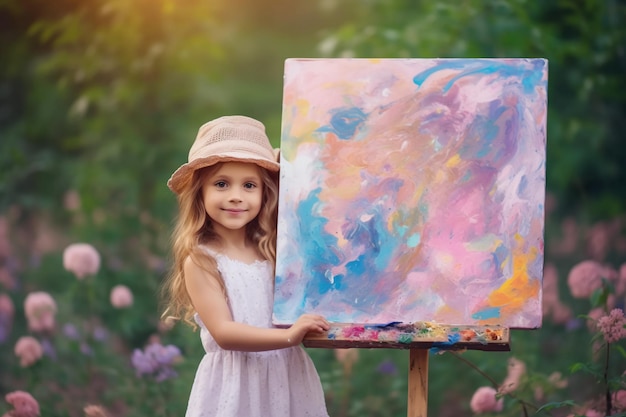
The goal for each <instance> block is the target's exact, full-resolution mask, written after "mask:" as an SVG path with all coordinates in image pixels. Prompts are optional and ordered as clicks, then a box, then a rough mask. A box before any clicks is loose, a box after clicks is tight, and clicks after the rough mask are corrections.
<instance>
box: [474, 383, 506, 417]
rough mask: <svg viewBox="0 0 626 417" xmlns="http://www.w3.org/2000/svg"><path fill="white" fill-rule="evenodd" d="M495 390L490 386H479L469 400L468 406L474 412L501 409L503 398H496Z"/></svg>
mask: <svg viewBox="0 0 626 417" xmlns="http://www.w3.org/2000/svg"><path fill="white" fill-rule="evenodd" d="M496 394H497V392H496V390H495V389H494V388H492V387H480V388H478V389H477V390H476V392H475V393H474V395H473V396H472V399H471V401H470V408H471V409H472V411H473V412H474V413H476V414H481V413H488V412H490V411H502V407H503V405H504V399H503V398H500V399H499V400H498V399H496Z"/></svg>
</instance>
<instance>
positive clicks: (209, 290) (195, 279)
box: [184, 257, 329, 352]
mask: <svg viewBox="0 0 626 417" xmlns="http://www.w3.org/2000/svg"><path fill="white" fill-rule="evenodd" d="M184 273H185V285H186V287H187V292H188V293H189V297H190V298H191V302H192V303H193V306H194V308H195V310H196V312H197V313H198V315H199V316H200V318H201V319H202V322H203V323H204V325H205V326H206V328H207V330H208V331H209V332H210V333H211V336H213V338H214V339H215V341H216V342H217V344H218V345H219V346H220V347H221V348H222V349H227V350H241V351H248V352H259V351H264V350H273V349H282V348H287V347H290V346H296V345H298V344H300V343H301V342H302V339H303V338H304V336H305V335H306V334H307V333H309V332H312V333H322V332H324V331H326V330H328V329H329V324H328V322H327V321H326V320H325V319H324V318H323V317H321V316H318V315H315V314H305V315H303V316H301V317H300V318H299V319H298V320H297V321H296V322H295V323H294V324H293V325H292V326H291V327H290V328H288V329H272V328H270V329H267V328H260V327H254V326H250V325H247V324H243V323H237V322H235V321H233V318H232V316H231V314H230V309H229V308H228V304H227V301H226V296H225V295H224V293H223V292H222V288H221V286H220V284H219V281H218V278H217V277H215V276H213V275H211V274H209V273H208V272H207V271H206V270H204V269H202V268H201V267H199V266H198V265H196V263H195V262H193V260H192V259H191V258H190V257H189V258H187V259H186V260H185V265H184Z"/></svg>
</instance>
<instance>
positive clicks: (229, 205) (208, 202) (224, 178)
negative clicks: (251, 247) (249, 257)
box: [202, 162, 263, 236]
mask: <svg viewBox="0 0 626 417" xmlns="http://www.w3.org/2000/svg"><path fill="white" fill-rule="evenodd" d="M262 199H263V181H262V179H261V175H260V168H259V167H258V166H257V165H255V164H251V163H244V162H225V163H223V164H222V165H221V166H220V167H219V168H218V169H217V170H215V171H213V172H212V173H210V174H209V175H207V176H206V177H205V178H204V182H203V185H202V201H203V203H204V209H205V211H206V213H207V215H208V216H209V217H210V218H211V220H212V221H213V227H214V230H215V232H216V233H217V234H219V235H220V236H225V235H227V234H231V233H233V232H235V231H243V230H245V226H246V225H247V224H248V223H250V222H251V221H252V220H254V219H255V218H256V216H257V215H258V214H259V211H260V210H261V201H262Z"/></svg>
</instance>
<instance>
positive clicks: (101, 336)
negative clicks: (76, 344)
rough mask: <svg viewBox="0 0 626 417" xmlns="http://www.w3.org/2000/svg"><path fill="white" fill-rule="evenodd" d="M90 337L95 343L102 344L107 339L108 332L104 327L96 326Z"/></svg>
mask: <svg viewBox="0 0 626 417" xmlns="http://www.w3.org/2000/svg"><path fill="white" fill-rule="evenodd" d="M92 336H93V339H94V340H95V341H97V342H104V341H106V340H107V339H108V337H109V332H108V331H107V329H105V328H104V327H102V326H98V327H96V328H95V329H93V333H92Z"/></svg>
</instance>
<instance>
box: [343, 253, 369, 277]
mask: <svg viewBox="0 0 626 417" xmlns="http://www.w3.org/2000/svg"><path fill="white" fill-rule="evenodd" d="M366 270H367V269H366V261H365V256H363V255H361V256H359V257H358V258H357V259H356V260H354V261H351V262H348V263H347V264H346V271H347V272H348V273H349V274H350V275H356V276H360V275H362V274H363V273H365V271H366Z"/></svg>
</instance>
